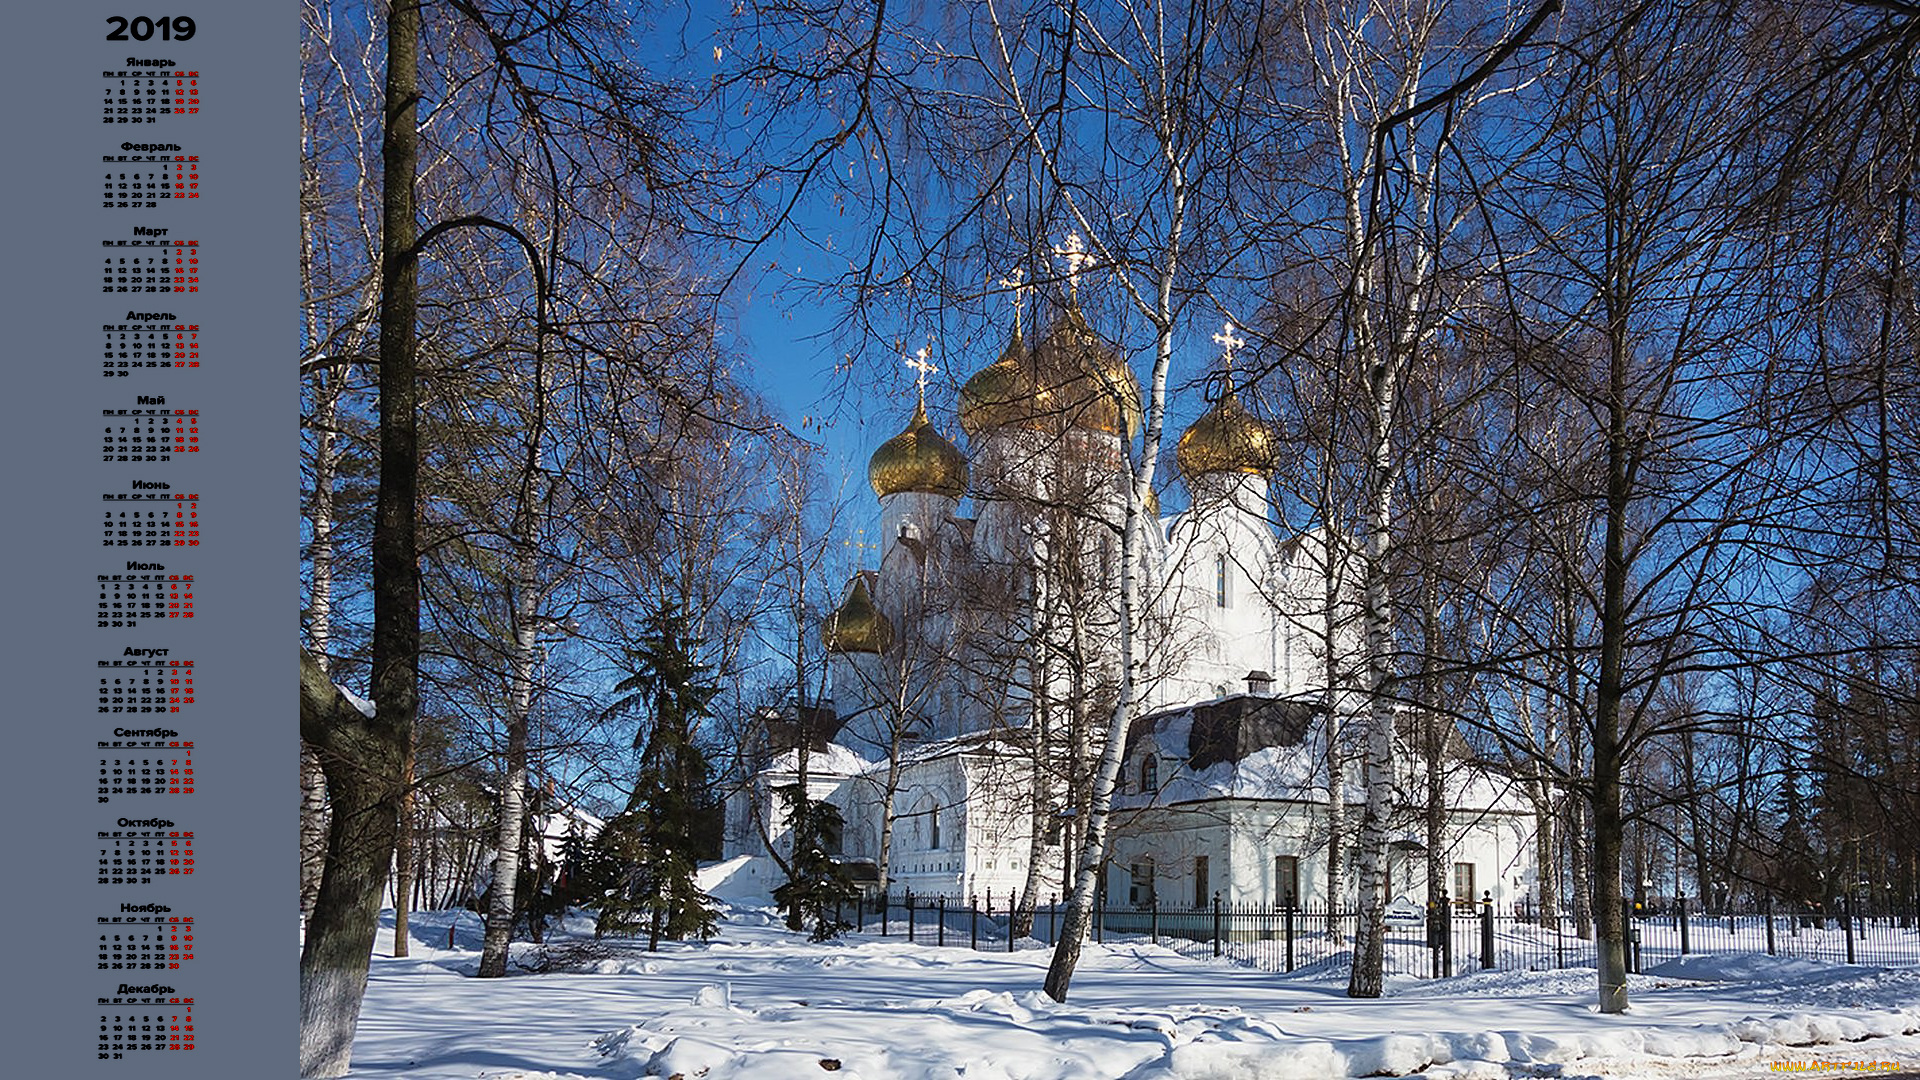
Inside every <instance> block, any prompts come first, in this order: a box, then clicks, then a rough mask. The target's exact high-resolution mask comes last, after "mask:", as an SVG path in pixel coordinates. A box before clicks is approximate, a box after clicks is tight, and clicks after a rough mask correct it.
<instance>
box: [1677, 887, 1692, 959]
mask: <svg viewBox="0 0 1920 1080" xmlns="http://www.w3.org/2000/svg"><path fill="white" fill-rule="evenodd" d="M1673 906H1674V910H1676V911H1678V912H1679V913H1680V955H1681V956H1685V955H1687V952H1688V941H1689V939H1688V937H1687V894H1686V893H1681V894H1680V895H1678V896H1675V897H1674V898H1673Z"/></svg>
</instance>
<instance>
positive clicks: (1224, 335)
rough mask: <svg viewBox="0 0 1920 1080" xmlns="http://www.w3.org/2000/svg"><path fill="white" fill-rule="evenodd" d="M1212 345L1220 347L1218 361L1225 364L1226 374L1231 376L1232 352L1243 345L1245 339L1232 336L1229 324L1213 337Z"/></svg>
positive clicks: (1230, 324)
mask: <svg viewBox="0 0 1920 1080" xmlns="http://www.w3.org/2000/svg"><path fill="white" fill-rule="evenodd" d="M1213 343H1214V344H1215V345H1218V346H1220V359H1221V360H1223V361H1225V362H1226V365H1227V374H1228V375H1232V374H1233V353H1234V350H1235V349H1238V348H1240V347H1241V346H1243V345H1245V344H1246V343H1247V339H1246V338H1243V337H1236V336H1234V333H1233V324H1232V323H1231V322H1229V323H1228V324H1227V325H1226V326H1224V327H1222V328H1221V329H1220V332H1219V333H1217V334H1215V335H1213Z"/></svg>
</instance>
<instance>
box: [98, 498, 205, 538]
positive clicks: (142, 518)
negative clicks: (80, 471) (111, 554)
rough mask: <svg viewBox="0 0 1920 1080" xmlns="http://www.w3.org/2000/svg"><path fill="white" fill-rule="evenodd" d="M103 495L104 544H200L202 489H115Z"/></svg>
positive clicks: (102, 532) (101, 536) (102, 525)
mask: <svg viewBox="0 0 1920 1080" xmlns="http://www.w3.org/2000/svg"><path fill="white" fill-rule="evenodd" d="M100 499H101V502H102V503H103V504H105V509H104V511H103V512H104V514H105V517H104V518H103V519H102V520H101V525H100V529H101V532H100V543H101V546H103V547H161V548H166V547H182V548H196V547H199V546H200V495H199V493H198V492H165V491H112V492H105V493H103V494H102V495H101V496H100Z"/></svg>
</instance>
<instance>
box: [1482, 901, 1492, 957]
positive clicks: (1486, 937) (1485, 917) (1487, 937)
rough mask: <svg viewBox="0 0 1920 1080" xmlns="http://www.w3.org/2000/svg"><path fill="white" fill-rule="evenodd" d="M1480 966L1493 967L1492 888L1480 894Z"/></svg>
mask: <svg viewBox="0 0 1920 1080" xmlns="http://www.w3.org/2000/svg"><path fill="white" fill-rule="evenodd" d="M1480 967H1481V969H1482V970H1485V969H1489V968H1491V967H1493V890H1492V889H1486V890H1483V891H1482V892H1481V894H1480Z"/></svg>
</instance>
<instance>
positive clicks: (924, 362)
mask: <svg viewBox="0 0 1920 1080" xmlns="http://www.w3.org/2000/svg"><path fill="white" fill-rule="evenodd" d="M932 355H933V346H932V345H930V344H929V345H922V346H920V351H919V352H917V353H914V354H913V355H912V356H906V357H901V359H900V362H901V363H903V364H905V365H907V366H908V367H910V368H912V369H913V370H915V371H917V372H919V373H920V376H919V378H918V379H917V380H915V381H917V382H918V383H919V384H920V407H921V408H923V409H924V408H926V407H927V376H929V375H932V374H933V373H934V372H936V371H939V370H940V369H939V368H937V367H935V366H933V361H931V360H929V359H927V358H928V357H930V356H932Z"/></svg>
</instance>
